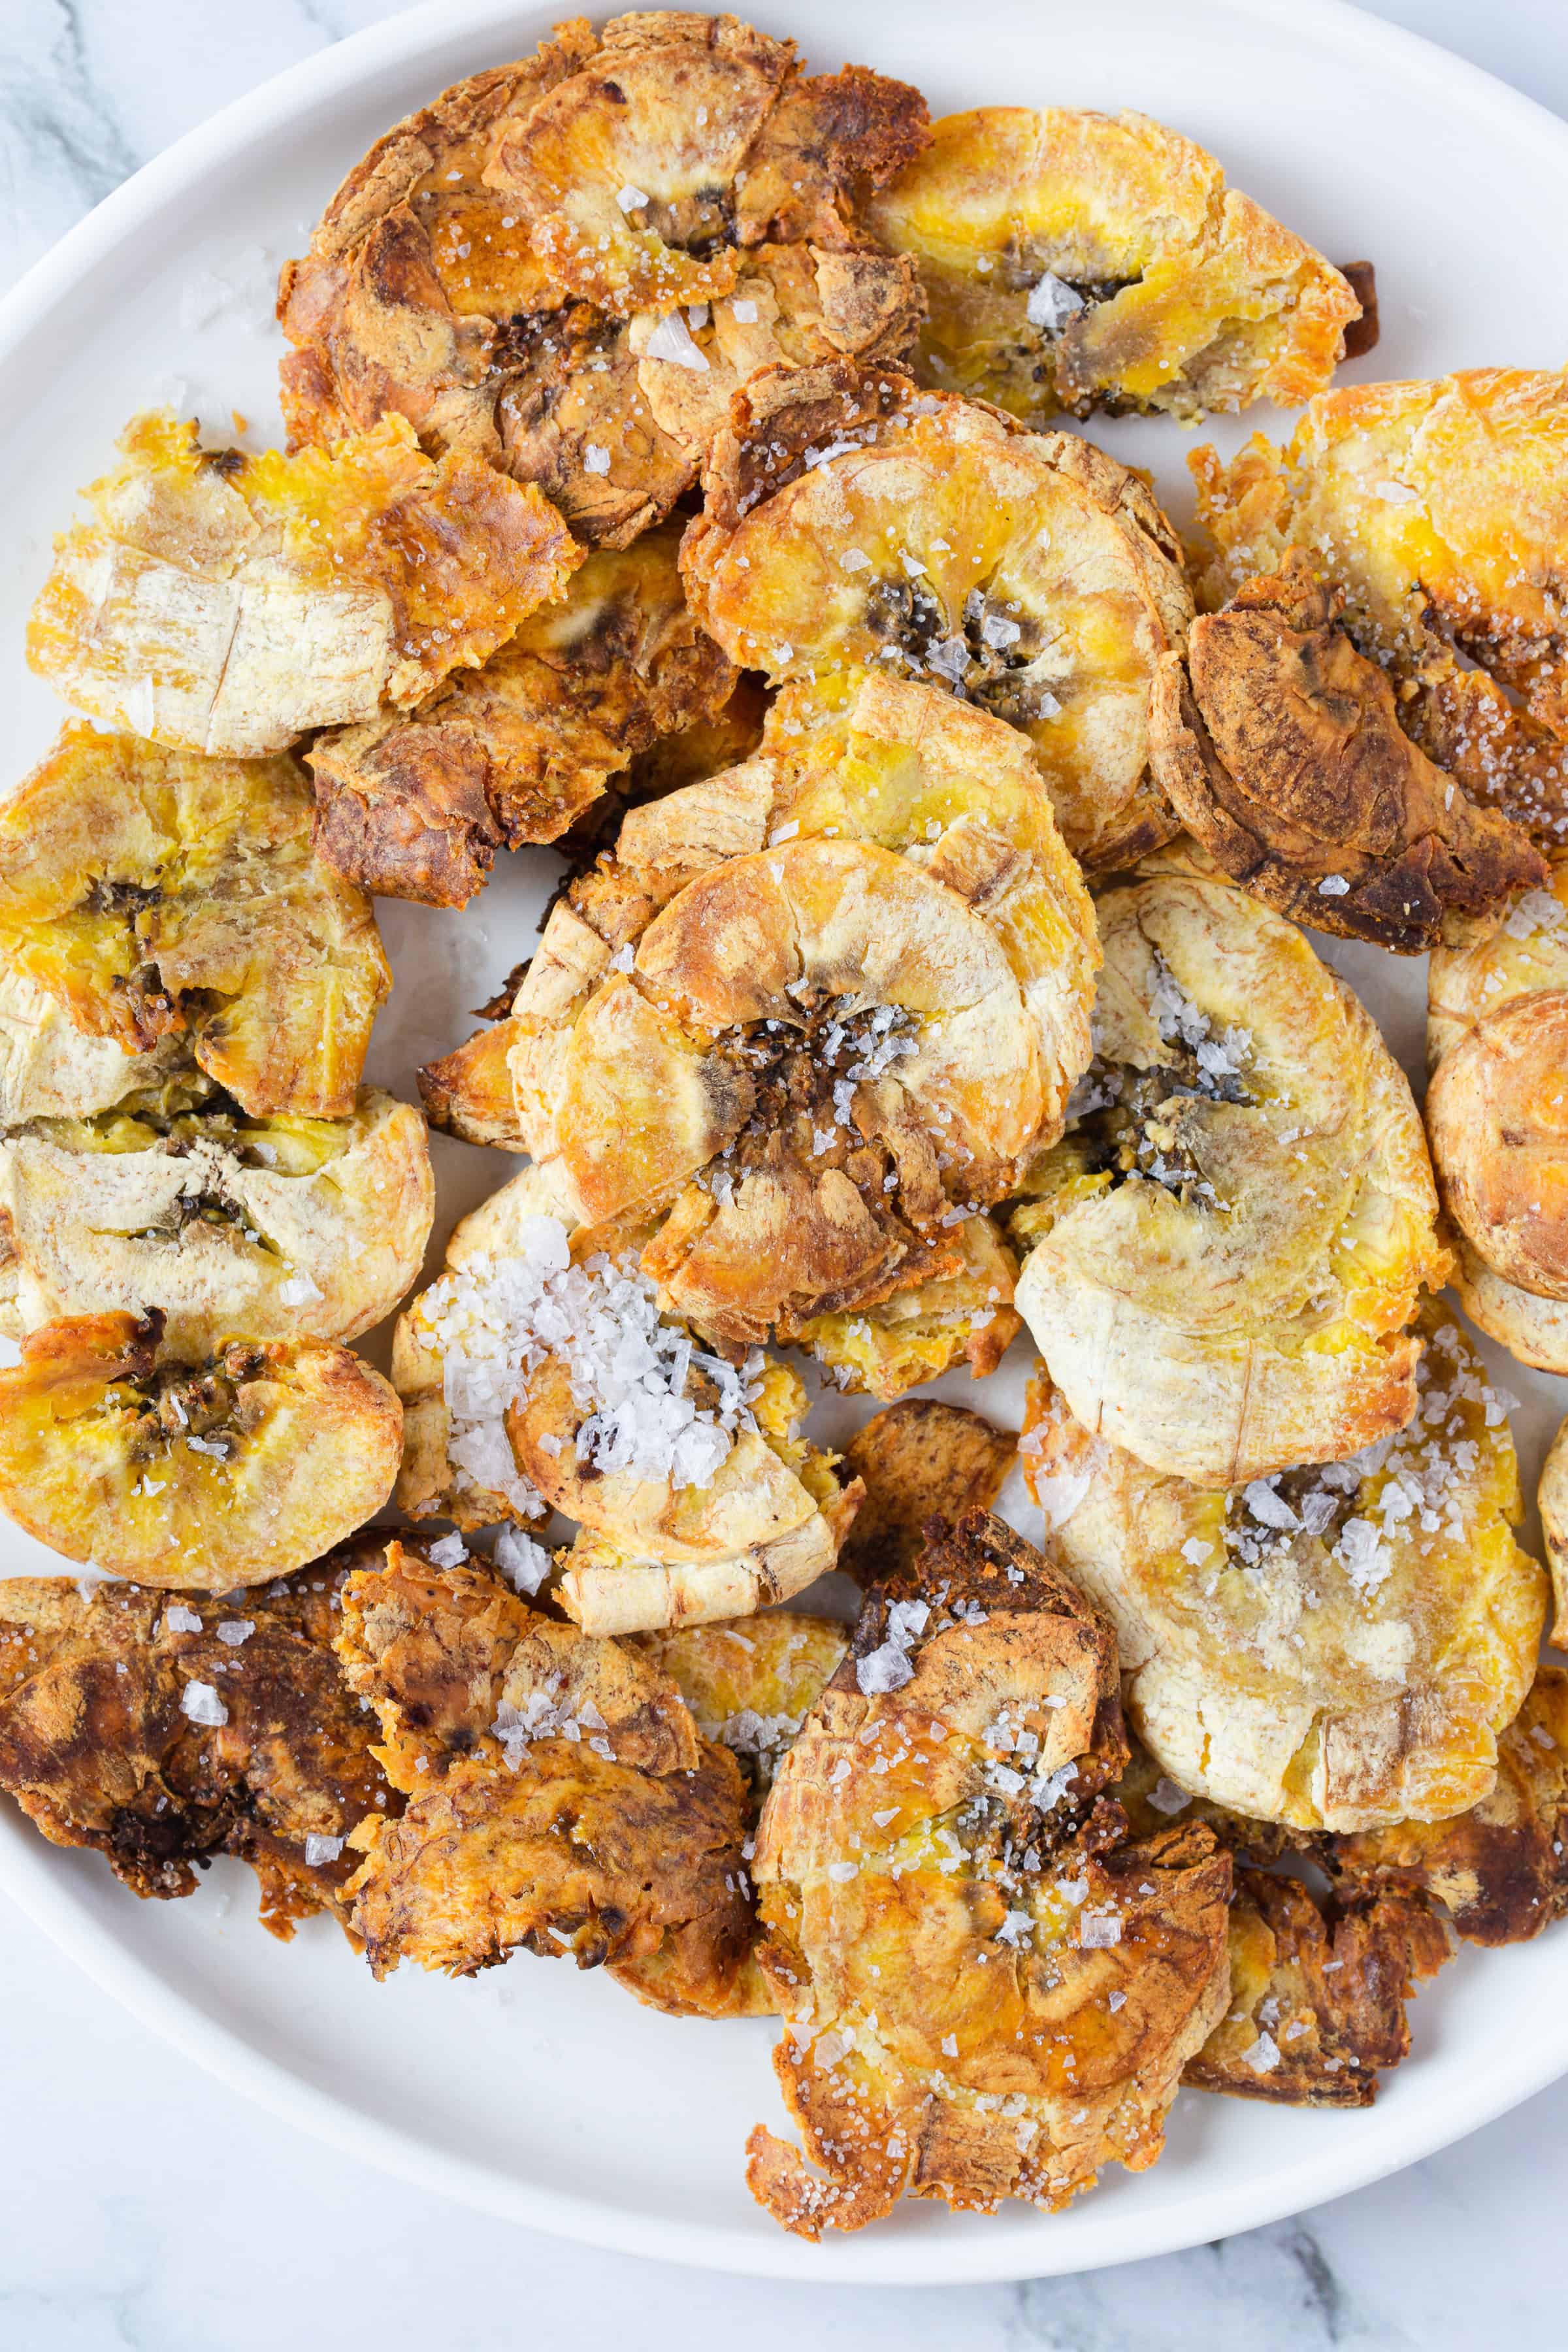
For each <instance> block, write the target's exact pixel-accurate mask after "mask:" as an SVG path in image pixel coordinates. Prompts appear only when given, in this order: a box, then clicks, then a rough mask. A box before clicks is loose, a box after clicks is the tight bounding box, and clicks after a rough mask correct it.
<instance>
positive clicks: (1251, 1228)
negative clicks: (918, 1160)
mask: <svg viewBox="0 0 1568 2352" xmlns="http://www.w3.org/2000/svg"><path fill="white" fill-rule="evenodd" d="M1098 913H1099V917H1100V939H1101V944H1102V946H1103V948H1104V950H1105V958H1106V962H1105V970H1104V971H1103V973H1102V975H1101V980H1100V996H1099V1001H1098V1004H1097V1011H1096V1019H1097V1024H1098V1029H1099V1035H1100V1055H1099V1058H1098V1059H1097V1060H1096V1062H1095V1064H1094V1065H1093V1066H1092V1068H1091V1070H1090V1072H1089V1077H1088V1079H1087V1080H1086V1082H1085V1086H1084V1090H1083V1092H1082V1093H1081V1094H1080V1096H1079V1097H1078V1100H1079V1107H1080V1108H1079V1117H1078V1118H1077V1119H1076V1120H1075V1121H1074V1122H1073V1124H1072V1125H1071V1126H1070V1127H1069V1129H1068V1133H1067V1135H1066V1136H1065V1137H1064V1138H1063V1139H1062V1141H1061V1142H1060V1143H1059V1144H1058V1145H1057V1146H1056V1147H1055V1148H1054V1150H1051V1151H1049V1152H1047V1154H1045V1155H1044V1156H1043V1158H1042V1159H1040V1160H1037V1162H1036V1165H1035V1167H1034V1169H1033V1170H1032V1171H1031V1172H1030V1175H1029V1177H1028V1180H1027V1183H1026V1192H1028V1194H1029V1195H1030V1196H1031V1197H1030V1198H1029V1199H1028V1200H1027V1201H1026V1203H1025V1205H1024V1206H1023V1207H1022V1208H1021V1209H1019V1210H1016V1211H1015V1213H1014V1214H1013V1216H1012V1217H1011V1219H1010V1221H1009V1233H1010V1234H1011V1237H1012V1238H1013V1240H1014V1242H1015V1244H1016V1245H1018V1246H1020V1247H1027V1246H1029V1245H1030V1244H1032V1247H1030V1254H1029V1255H1028V1257H1027V1258H1026V1262H1025V1265H1024V1270H1023V1273H1022V1274H1021V1275H1020V1276H1019V1279H1018V1286H1017V1291H1016V1303H1017V1307H1018V1311H1019V1312H1020V1314H1021V1315H1022V1316H1023V1317H1024V1319H1025V1321H1026V1323H1027V1324H1028V1326H1029V1328H1030V1330H1031V1331H1032V1332H1033V1334H1034V1337H1035V1339H1036V1340H1037V1343H1038V1345H1039V1347H1040V1350H1041V1353H1042V1354H1043V1355H1044V1357H1045V1359H1046V1361H1047V1364H1048V1365H1049V1367H1050V1370H1051V1374H1052V1377H1053V1379H1054V1380H1055V1381H1056V1382H1057V1384H1058V1387H1059V1388H1061V1389H1062V1390H1063V1391H1065V1393H1066V1395H1067V1398H1068V1402H1069V1404H1070V1405H1071V1408H1072V1411H1073V1412H1074V1413H1075V1414H1076V1416H1077V1417H1078V1419H1079V1421H1080V1422H1082V1423H1084V1424H1085V1426H1086V1427H1088V1428H1089V1429H1090V1430H1093V1431H1096V1432H1098V1433H1100V1434H1102V1435H1103V1436H1105V1437H1107V1438H1109V1439H1110V1440H1111V1441H1112V1442H1113V1443H1114V1444H1117V1445H1119V1446H1127V1447H1129V1448H1131V1450H1132V1451H1133V1452H1134V1453H1135V1454H1137V1455H1138V1456H1139V1457H1140V1458H1141V1459H1142V1460H1143V1461H1145V1462H1147V1463H1149V1464H1150V1465H1151V1466H1152V1467H1153V1468H1155V1469H1157V1470H1162V1471H1164V1472H1167V1473H1169V1474H1170V1475H1174V1476H1178V1477H1187V1478H1195V1479H1198V1480H1200V1481H1202V1482H1204V1483H1205V1484H1207V1485H1213V1486H1233V1485H1245V1484H1246V1483H1247V1480H1248V1479H1250V1478H1254V1477H1257V1476H1259V1475H1267V1474H1268V1473H1269V1472H1272V1471H1277V1470H1283V1469H1287V1468H1289V1467H1291V1466H1292V1465H1295V1464H1297V1463H1300V1462H1304V1461H1318V1462H1327V1461H1331V1460H1336V1459H1341V1458H1342V1457H1343V1456H1345V1455H1347V1454H1355V1453H1357V1452H1359V1451H1360V1450H1361V1449H1362V1448H1363V1446H1366V1445H1369V1444H1373V1442H1374V1441H1375V1440H1376V1439H1378V1438H1380V1437H1383V1436H1384V1435H1387V1434H1389V1433H1392V1432H1394V1430H1397V1429H1399V1428H1401V1427H1403V1425H1404V1424H1405V1422H1407V1421H1408V1420H1409V1418H1410V1414H1411V1412H1412V1411H1413V1410H1414V1407H1415V1389H1414V1386H1413V1374H1414V1371H1415V1360H1416V1357H1417V1355H1418V1353H1419V1342H1418V1340H1417V1339H1416V1338H1415V1335H1414V1333H1412V1332H1411V1331H1409V1330H1408V1329H1407V1328H1406V1326H1407V1325H1408V1323H1409V1320H1410V1318H1411V1316H1412V1314H1413V1313H1414V1311H1415V1304H1416V1300H1417V1298H1418V1297H1419V1294H1420V1291H1421V1289H1422V1286H1423V1285H1431V1286H1436V1285H1440V1284H1441V1283H1442V1281H1443V1280H1444V1278H1445V1276H1446V1275H1447V1268H1448V1263H1449V1261H1448V1257H1447V1252H1446V1251H1445V1249H1444V1248H1443V1247H1442V1245H1441V1244H1440V1243H1439V1241H1438V1238H1437V1233H1436V1208H1437V1202H1436V1191H1435V1189H1434V1186H1433V1181H1432V1171H1431V1165H1430V1162H1429V1160H1428V1159H1427V1156H1426V1139H1425V1136H1424V1134H1423V1132H1422V1129H1421V1122H1420V1117H1419V1114H1418V1113H1417V1111H1416V1108H1415V1103H1414V1102H1413V1100H1412V1099H1411V1095H1410V1089H1409V1087H1408V1084H1407V1083H1406V1081H1405V1076H1404V1074H1403V1073H1402V1072H1401V1070H1400V1069H1399V1067H1398V1066H1397V1065H1396V1064H1395V1062H1394V1058H1393V1056H1392V1055H1390V1053H1389V1051H1388V1049H1387V1047H1386V1045H1384V1041H1383V1038H1382V1036H1381V1035H1380V1034H1379V1032H1378V1030H1377V1028H1376V1025H1375V1024H1374V1023H1373V1020H1372V1019H1371V1016H1370V1015H1369V1014H1368V1013H1366V1011H1365V1010H1364V1008H1363V1005H1362V1004H1361V1003H1360V1001H1359V1000H1358V999H1357V998H1356V996H1355V995H1354V994H1353V993H1352V991H1351V990H1350V989H1349V988H1348V987H1347V986H1346V985H1345V983H1344V982H1342V981H1341V980H1340V979H1338V978H1337V977H1336V976H1335V974H1334V973H1332V972H1331V971H1329V970H1328V968H1327V967H1326V966H1325V965H1323V964H1321V962H1320V961H1318V959H1317V957H1316V956H1315V955H1314V954H1313V953H1312V950H1311V949H1310V946H1309V944H1308V942H1307V941H1306V940H1304V939H1303V938H1302V937H1301V934H1300V932H1299V931H1298V930H1297V929H1295V928H1294V926H1293V925H1291V924H1289V923H1287V922H1285V921H1284V920H1282V919H1281V918H1280V917H1279V916H1278V915H1273V914H1270V913H1268V911H1267V910H1266V909H1265V908H1261V907H1259V906H1258V904H1257V902H1256V901H1255V900H1253V899H1252V898H1248V897H1247V895H1246V894H1245V893H1244V892H1242V891H1240V890H1236V889H1233V888H1231V887H1229V886H1228V885H1226V884H1223V883H1218V882H1211V881H1208V880H1206V879H1205V878H1204V877H1203V876H1202V875H1201V874H1200V873H1198V872H1195V871H1192V870H1188V869H1187V868H1186V867H1185V866H1183V865H1181V864H1179V863H1177V862H1176V861H1175V860H1174V858H1173V857H1172V858H1167V859H1164V860H1163V861H1162V862H1161V865H1160V867H1159V870H1157V871H1154V872H1152V874H1151V876H1150V878H1149V879H1148V880H1146V881H1142V882H1139V883H1135V884H1134V885H1132V886H1131V887H1128V888H1126V889H1121V890H1115V891H1112V892H1110V893H1109V894H1108V895H1107V896H1106V897H1104V898H1101V899H1100V902H1099V907H1098Z"/></svg>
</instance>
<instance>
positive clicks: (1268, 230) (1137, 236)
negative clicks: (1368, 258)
mask: <svg viewBox="0 0 1568 2352" xmlns="http://www.w3.org/2000/svg"><path fill="white" fill-rule="evenodd" d="M867 220H868V225H869V226H870V227H871V228H872V229H873V230H874V231H875V233H876V235H877V236H879V237H880V238H881V240H882V242H883V244H885V245H887V246H889V247H891V249H892V250H893V251H894V252H895V253H901V254H908V255H911V256H912V257H914V258H915V259H916V261H918V263H919V265H920V272H921V283H922V285H923V287H924V289H925V292H926V296H927V299H928V302H929V304H930V317H929V320H928V321H927V323H926V327H925V330H924V331H923V333H922V335H921V343H920V356H919V362H918V365H919V369H920V373H921V379H922V381H923V382H926V383H932V384H935V385H936V386H938V387H939V388H940V389H941V390H942V391H944V392H961V393H964V394H968V395H969V396H970V397H972V398H973V399H979V400H992V401H995V402H997V403H998V404H1000V405H1001V406H1002V407H1004V408H1006V409H1009V410H1011V412H1012V413H1013V414H1014V415H1016V416H1019V417H1022V418H1023V419H1024V420H1025V422H1026V423H1027V424H1031V425H1037V424H1039V423H1041V422H1042V421H1043V420H1045V419H1047V418H1048V417H1050V416H1052V415H1055V414H1056V413H1057V411H1058V409H1066V410H1068V411H1069V412H1071V413H1073V414H1076V415H1080V416H1081V415H1088V414H1089V413H1091V412H1092V411H1093V410H1095V409H1097V408H1107V409H1110V410H1111V411H1112V412H1113V413H1120V412H1121V410H1124V409H1128V408H1131V409H1140V410H1152V411H1154V412H1166V413H1170V414H1173V415H1178V416H1182V417H1185V418H1188V419H1191V418H1194V417H1197V416H1202V415H1205V413H1206V412H1208V411H1210V410H1228V409H1237V408H1242V407H1245V406H1246V405H1247V404H1248V403H1249V402H1250V401H1254V400H1273V401H1276V402H1278V403H1279V404H1280V405H1281V406H1283V407H1294V406H1295V405H1296V404H1298V403H1300V401H1303V400H1306V399H1307V398H1309V397H1310V395H1311V394H1313V393H1315V392H1321V390H1322V388H1323V387H1324V385H1325V384H1326V383H1328V381H1329V379H1330V377H1331V374H1332V373H1333V369H1334V363H1335V362H1336V361H1337V360H1338V358H1339V357H1340V355H1341V351H1342V341H1343V334H1344V329H1345V327H1346V326H1347V325H1348V324H1349V322H1350V321H1351V320H1353V319H1355V318H1357V317H1358V316H1359V315H1360V305H1359V303H1358V302H1357V300H1356V297H1355V295H1354V293H1353V292H1352V289H1351V288H1350V286H1349V285H1348V284H1347V282H1346V281H1345V279H1344V278H1342V276H1341V274H1340V272H1339V271H1338V270H1337V269H1335V268H1332V267H1331V264H1330V263H1328V262H1327V261H1325V260H1324V259H1323V257H1322V256H1321V254H1320V253H1315V252H1314V251H1313V249H1312V247H1310V245H1307V244H1305V243H1304V242H1303V240H1302V239H1301V238H1300V237H1299V236H1294V235H1293V234H1292V233H1291V231H1290V230H1289V229H1288V228H1285V227H1283V226H1281V224H1280V223H1279V221H1277V220H1275V219H1273V218H1272V217H1271V215H1269V214H1268V213H1266V212H1265V211H1264V210H1263V208H1262V206H1261V205H1257V204H1254V202H1253V201H1252V199H1251V197H1250V196H1246V195H1243V194H1241V193H1240V191H1239V190H1238V189H1236V188H1227V187H1226V184H1225V173H1224V172H1223V171H1222V170H1221V168H1220V166H1219V164H1218V163H1216V162H1215V158H1214V157H1213V156H1212V155H1210V154H1207V153H1205V151H1204V149H1203V148H1201V147H1199V146H1197V145H1196V144H1195V143H1194V141H1192V140H1190V139H1184V138H1183V137H1182V135H1181V133H1180V132H1179V131H1171V130H1168V129H1167V128H1166V127H1165V126H1164V124H1163V123H1160V122H1155V121H1151V119H1150V118H1149V117H1148V116H1147V115H1144V114H1131V113H1122V114H1115V115H1111V114H1097V113H1092V112H1090V111H1089V110H1087V109H1082V108H1073V107H1047V108H1044V109H1042V110H1039V111H1036V110H1033V109H1032V108H1028V107H1022V106H983V107H975V108H973V109H972V110H970V111H969V112H967V113H963V114H949V115H946V116H944V117H943V118H942V120H941V121H938V122H936V123H934V124H933V125H932V127H931V145H930V146H929V147H928V148H927V150H926V152H924V154H923V155H921V156H919V157H917V158H916V160H915V162H914V163H911V164H910V165H909V166H908V167H907V168H906V169H905V170H904V171H903V172H901V173H900V174H899V176H898V178H897V179H896V180H894V181H892V182H891V183H890V184H889V186H888V187H886V188H884V189H883V190H882V191H881V192H880V193H879V194H878V195H876V196H874V197H873V198H872V200H871V202H870V204H869V205H868V207H867Z"/></svg>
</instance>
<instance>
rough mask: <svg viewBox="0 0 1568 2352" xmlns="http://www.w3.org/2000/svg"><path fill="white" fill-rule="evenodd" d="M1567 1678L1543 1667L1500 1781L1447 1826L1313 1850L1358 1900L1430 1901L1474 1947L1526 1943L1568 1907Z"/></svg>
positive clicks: (1423, 1826) (1400, 1830) (1410, 1824)
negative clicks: (1566, 1857)
mask: <svg viewBox="0 0 1568 2352" xmlns="http://www.w3.org/2000/svg"><path fill="white" fill-rule="evenodd" d="M1565 1837H1568V1674H1564V1672H1563V1668H1562V1667H1561V1666H1550V1665H1543V1666H1542V1668H1541V1669H1540V1671H1539V1673H1538V1674H1537V1675H1536V1678H1535V1683H1534V1685H1533V1687H1532V1688H1531V1691H1530V1693H1529V1695H1528V1696H1527V1697H1526V1699H1525V1702H1524V1705H1523V1706H1522V1707H1521V1710H1520V1712H1519V1714H1518V1716H1517V1717H1515V1719H1514V1721H1513V1722H1512V1723H1510V1725H1509V1727H1508V1728H1507V1730H1506V1731H1505V1732H1504V1733H1503V1734H1502V1737H1501V1738H1500V1740H1499V1742H1498V1775H1497V1785H1496V1787H1495V1788H1494V1789H1493V1790H1492V1791H1491V1792H1490V1794H1489V1796H1486V1797H1483V1798H1482V1799H1481V1801H1480V1802H1479V1804H1477V1805H1475V1806H1473V1807H1472V1808H1471V1809H1470V1811H1468V1812H1465V1813H1460V1814H1458V1816H1456V1817H1455V1818H1453V1819H1451V1820H1448V1821H1439V1822H1420V1821H1407V1822H1394V1823H1393V1824H1391V1825H1390V1826H1389V1827H1387V1828H1385V1829H1372V1830H1367V1831H1364V1832H1362V1833H1361V1834H1360V1835H1357V1836H1352V1837H1337V1838H1328V1839H1324V1840H1322V1841H1321V1845H1320V1846H1319V1847H1318V1848H1317V1849H1315V1850H1316V1851H1317V1853H1318V1854H1319V1858H1320V1859H1321V1861H1322V1863H1323V1865H1324V1867H1325V1868H1326V1869H1327V1870H1328V1871H1329V1873H1330V1874H1331V1877H1332V1878H1333V1880H1334V1883H1335V1885H1336V1886H1337V1887H1338V1888H1339V1889H1340V1890H1341V1891H1342V1893H1343V1894H1344V1895H1346V1896H1347V1897H1348V1898H1349V1899H1350V1900H1352V1902H1353V1901H1358V1900H1363V1899H1365V1898H1367V1897H1369V1896H1383V1895H1395V1896H1419V1895H1425V1896H1427V1897H1429V1898H1430V1899H1431V1900H1432V1901H1434V1902H1436V1903H1440V1904H1441V1905H1442V1906H1443V1907H1444V1909H1445V1910H1446V1911H1447V1914H1448V1916H1449V1917H1450V1918H1451V1919H1452V1921H1453V1923H1454V1926H1455V1927H1456V1928H1457V1929H1458V1933H1459V1934H1460V1935H1461V1936H1463V1937H1466V1938H1467V1939H1468V1941H1469V1942H1471V1943H1476V1944H1518V1943H1524V1942H1527V1941H1528V1940H1529V1938H1530V1937H1532V1936H1538V1935H1539V1934H1540V1933H1541V1930H1542V1928H1543V1927H1549V1926H1550V1925H1551V1923H1552V1920H1554V1919H1559V1918H1561V1917H1562V1916H1563V1912H1564V1911H1568V1866H1565V1865H1564V1862H1563V1842H1564V1838H1565Z"/></svg>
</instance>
